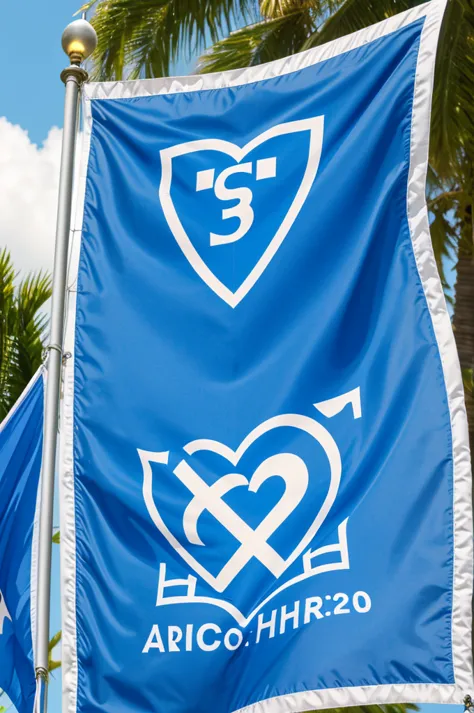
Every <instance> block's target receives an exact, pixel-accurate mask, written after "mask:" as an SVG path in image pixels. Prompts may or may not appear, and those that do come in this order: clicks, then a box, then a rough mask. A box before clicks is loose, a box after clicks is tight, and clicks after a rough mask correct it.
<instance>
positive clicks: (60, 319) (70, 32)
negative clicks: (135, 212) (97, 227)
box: [35, 19, 97, 713]
mask: <svg viewBox="0 0 474 713" xmlns="http://www.w3.org/2000/svg"><path fill="white" fill-rule="evenodd" d="M96 45H97V35H96V33H95V30H94V28H93V27H92V25H90V24H89V23H88V22H87V20H85V19H81V20H76V21H75V22H71V24H70V25H68V26H67V27H66V29H65V30H64V32H63V36H62V46H63V49H64V51H65V52H66V54H67V55H68V56H69V59H70V61H71V65H70V66H69V67H67V69H64V70H63V71H62V72H61V79H62V81H63V82H64V84H65V85H66V96H65V104H64V129H63V140H62V149H61V169H60V178H59V198H58V215H57V224H56V244H55V253H54V272H53V291H52V304H51V332H50V343H49V345H48V379H47V386H46V399H45V412H44V432H43V456H42V467H41V508H40V523H39V549H38V587H37V619H36V620H37V630H36V650H35V666H36V681H37V695H36V701H37V709H38V710H39V711H41V713H46V710H47V684H48V656H49V651H48V647H49V617H50V595H51V548H52V534H53V532H52V530H53V499H54V472H55V467H56V446H57V434H58V419H59V396H60V388H61V367H62V357H63V332H64V309H65V299H66V280H67V260H68V248H69V232H70V225H71V204H72V184H73V177H74V151H75V145H76V134H77V119H78V114H79V112H78V108H79V101H78V100H79V93H80V88H81V85H82V84H83V83H84V82H85V81H86V80H87V79H88V74H87V72H86V71H85V69H83V68H82V67H81V66H80V65H81V62H82V61H83V60H84V59H86V58H87V57H88V56H89V55H90V54H91V53H92V52H93V51H94V49H95V47H96Z"/></svg>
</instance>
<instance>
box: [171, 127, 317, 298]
mask: <svg viewBox="0 0 474 713" xmlns="http://www.w3.org/2000/svg"><path fill="white" fill-rule="evenodd" d="M323 127H324V117H323V116H317V117H312V118H310V119H301V120H298V121H291V122H287V123H285V124H279V125H278V126H273V127H272V128H271V129H268V130H267V131H264V132H263V133H262V134H260V135H259V136H256V137H255V138H254V139H252V141H250V142H249V143H247V144H246V145H245V146H243V147H240V146H237V145H236V144H233V143H231V142H229V141H225V140H223V139H199V140H196V141H188V142H186V143H182V144H177V145H175V146H170V147H169V148H166V149H163V150H162V151H161V152H160V156H161V181H160V187H159V198H160V202H161V207H162V209H163V213H164V216H165V218H166V221H167V223H168V226H169V228H170V230H171V232H172V233H173V236H174V238H175V240H176V241H177V243H178V245H179V246H180V248H181V250H182V251H183V253H184V255H185V257H186V258H187V260H188V261H189V263H190V264H191V266H192V267H193V269H194V270H195V271H196V273H197V274H198V275H199V276H200V277H201V279H202V280H204V282H205V283H206V284H207V285H208V287H210V288H211V290H213V291H214V292H215V293H216V295H218V296H219V297H220V298H221V299H222V300H224V302H226V303H227V304H228V305H230V306H231V307H236V306H237V305H238V304H239V302H240V301H241V300H242V299H243V298H244V297H245V295H246V294H247V293H248V292H249V290H250V289H251V288H252V287H253V286H254V285H255V283H256V282H257V280H258V279H259V278H260V277H261V275H262V274H263V272H264V270H265V269H266V268H267V267H268V265H269V263H270V261H271V260H272V258H273V257H274V256H275V254H276V252H277V250H278V249H279V247H280V245H281V244H282V242H283V240H284V239H285V237H286V236H287V234H288V231H289V230H290V228H291V226H292V225H293V223H294V222H295V220H296V218H297V216H298V214H299V212H300V210H301V208H302V207H303V204H304V202H305V200H306V198H307V197H308V194H309V192H310V190H311V186H312V185H313V182H314V179H315V177H316V174H317V171H318V167H319V162H320V158H321V151H322V143H323ZM301 132H308V133H309V141H308V142H307V149H305V152H304V155H303V154H301V153H300V151H299V150H296V149H293V150H291V151H289V154H290V156H291V159H292V160H293V161H296V163H297V164H298V165H300V166H301V168H302V169H303V170H302V171H301V174H302V178H301V181H300V183H299V186H297V187H296V186H295V193H294V197H293V200H292V201H291V203H290V204H289V207H288V209H287V210H286V212H285V214H284V215H283V216H282V219H281V221H280V222H279V224H278V225H277V226H276V227H275V226H273V227H272V228H271V229H270V230H271V231H274V232H273V234H272V233H270V234H269V235H268V244H267V246H266V248H265V249H264V250H263V253H262V254H261V255H260V257H259V258H258V259H257V262H256V264H254V265H253V266H252V267H251V269H250V272H248V274H247V275H246V276H245V278H244V279H243V281H242V282H241V284H240V285H238V286H237V288H235V286H234V287H229V285H226V284H225V283H224V281H223V279H222V276H221V279H219V277H217V275H216V274H215V268H214V270H213V269H212V268H211V267H210V265H209V264H208V262H209V261H207V262H206V258H205V257H203V254H202V251H201V252H200V251H199V249H198V248H197V246H196V244H195V240H194V236H193V235H192V234H188V231H187V230H186V229H185V227H184V225H183V219H184V218H185V217H186V215H187V214H189V213H190V212H194V211H193V209H192V204H191V203H190V196H191V193H192V192H193V191H198V192H199V196H202V193H201V191H204V192H212V190H213V191H214V193H215V197H216V200H217V201H222V203H223V206H226V207H224V208H223V209H222V217H223V219H224V220H226V219H229V218H232V220H233V221H234V225H235V221H236V220H238V221H239V223H238V227H237V229H236V230H234V232H232V233H230V234H224V235H220V234H215V233H213V232H212V230H209V231H208V238H209V245H210V246H213V247H211V249H212V250H214V251H215V250H222V247H218V246H222V245H226V244H228V243H234V245H235V244H236V241H238V240H241V238H244V237H245V236H246V235H247V234H248V233H249V231H250V229H251V227H252V225H253V221H254V210H253V208H252V203H253V198H254V196H253V194H252V190H251V189H250V188H249V187H244V186H241V187H237V188H236V187H230V186H231V184H232V179H235V174H242V173H244V174H245V173H246V174H251V177H252V178H253V179H255V181H256V182H257V183H256V184H255V185H256V186H258V187H259V189H258V190H259V191H261V190H263V189H261V188H260V186H265V185H266V186H267V187H268V191H269V205H271V206H272V211H274V210H275V205H278V206H279V205H280V204H281V202H282V194H281V191H280V186H281V183H282V181H284V182H285V194H286V193H289V192H291V187H290V186H289V185H288V183H289V180H290V179H289V178H288V176H287V177H286V178H284V177H283V176H280V175H278V173H277V165H278V160H277V157H276V156H270V157H266V158H262V159H260V160H258V161H255V162H252V161H245V162H243V160H244V159H245V158H246V157H248V155H249V154H250V153H251V152H253V151H255V149H257V148H258V147H260V146H262V145H263V144H265V143H266V142H268V141H270V140H273V139H275V138H277V137H281V136H285V135H290V136H291V135H295V134H300V133H301ZM272 151H273V149H272ZM272 151H270V153H272ZM198 152H213V154H212V155H214V156H216V155H218V154H221V155H222V154H225V155H226V156H227V157H230V158H231V159H233V161H235V164H234V165H232V166H228V167H227V168H226V169H225V170H222V171H221V172H220V174H219V175H218V176H217V178H216V177H215V170H214V168H208V169H207V170H203V171H198V172H197V173H196V172H195V175H196V180H195V184H194V185H195V188H194V189H193V188H192V187H190V186H188V187H186V189H185V190H184V204H183V206H182V208H181V217H180V210H179V209H178V207H177V205H176V204H175V201H174V200H173V190H172V189H173V176H174V173H173V165H174V161H175V159H177V158H179V157H185V156H186V155H188V154H191V155H193V154H198ZM301 164H302V165H301ZM190 170H191V169H189V167H187V168H186V170H185V171H184V177H183V176H180V177H179V180H178V183H181V184H184V181H185V179H186V180H189V175H188V174H189V172H190ZM290 175H291V174H290ZM270 178H273V183H272V181H269V179H270ZM278 196H279V197H278ZM235 200H238V201H239V202H238V203H237V205H236V204H235ZM199 210H200V215H199V220H198V224H200V223H201V222H202V221H206V220H207V215H206V210H203V209H202V206H199ZM267 210H268V208H267ZM266 229H267V230H268V227H267V226H266ZM191 232H192V231H191ZM259 232H261V231H259ZM264 232H266V231H264ZM247 239H248V238H247ZM252 240H253V239H252ZM219 255H220V256H221V257H220V259H223V253H222V252H220V253H219ZM232 262H233V264H234V265H235V260H234V259H232Z"/></svg>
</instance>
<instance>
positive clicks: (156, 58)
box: [92, 0, 255, 80]
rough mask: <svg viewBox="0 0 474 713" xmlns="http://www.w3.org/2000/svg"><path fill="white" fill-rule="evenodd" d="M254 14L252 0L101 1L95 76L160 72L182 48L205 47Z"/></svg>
mask: <svg viewBox="0 0 474 713" xmlns="http://www.w3.org/2000/svg"><path fill="white" fill-rule="evenodd" d="M237 17H239V18H240V20H243V21H247V22H248V21H251V20H252V19H255V3H254V2H253V1H252V0H102V1H101V2H99V3H98V4H97V6H96V11H95V14H94V17H93V20H92V22H93V24H94V26H95V29H96V31H97V34H98V37H99V43H98V46H97V50H96V52H95V53H94V57H93V59H94V61H95V68H96V69H95V73H94V78H95V79H99V80H106V79H122V78H123V77H124V75H125V74H127V69H128V70H129V72H128V73H129V75H130V76H132V77H138V76H141V77H161V76H166V75H168V74H169V72H170V69H171V67H172V64H173V63H174V62H175V61H176V59H177V57H178V53H179V54H180V55H181V56H182V55H185V54H187V56H190V55H191V54H193V53H195V52H197V51H200V50H202V48H204V47H205V46H206V44H208V43H209V41H211V42H217V41H218V39H219V38H220V37H221V36H222V35H223V34H225V33H226V32H229V31H230V30H231V27H232V24H233V22H234V21H235V19H236V18H237Z"/></svg>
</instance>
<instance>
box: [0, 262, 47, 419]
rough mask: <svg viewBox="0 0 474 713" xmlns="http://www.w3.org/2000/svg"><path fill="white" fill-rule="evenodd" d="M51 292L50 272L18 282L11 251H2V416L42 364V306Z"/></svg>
mask: <svg viewBox="0 0 474 713" xmlns="http://www.w3.org/2000/svg"><path fill="white" fill-rule="evenodd" d="M50 296H51V280H50V278H49V276H48V275H46V274H44V273H42V272H38V273H36V274H31V275H28V276H27V277H26V278H24V279H23V280H21V281H20V282H17V274H16V272H15V269H14V266H13V263H12V260H11V257H10V253H9V252H8V250H6V249H4V250H2V251H1V252H0V420H2V419H3V418H4V417H5V416H6V415H7V413H8V412H9V410H10V409H11V407H12V406H13V404H14V403H15V401H16V400H17V399H18V397H19V396H20V394H21V393H22V392H23V390H24V388H25V387H26V385H27V384H28V382H29V381H30V379H31V378H32V376H33V375H34V373H35V372H36V370H37V369H38V367H39V366H40V364H41V361H42V352H43V342H42V339H43V336H44V333H45V329H46V326H47V317H46V316H45V315H44V314H42V313H41V312H40V310H41V307H42V306H43V305H44V304H45V302H47V300H48V299H49V298H50Z"/></svg>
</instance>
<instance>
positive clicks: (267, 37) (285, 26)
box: [198, 7, 314, 73]
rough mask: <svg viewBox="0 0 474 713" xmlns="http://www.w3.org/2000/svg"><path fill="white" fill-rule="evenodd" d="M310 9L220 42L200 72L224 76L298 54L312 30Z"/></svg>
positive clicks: (203, 60) (246, 29) (205, 57)
mask: <svg viewBox="0 0 474 713" xmlns="http://www.w3.org/2000/svg"><path fill="white" fill-rule="evenodd" d="M313 26H314V25H313V17H312V13H311V11H310V9H309V8H308V7H303V8H301V9H300V10H296V11H293V12H291V13H290V14H287V15H281V16H279V17H276V18H274V19H271V20H263V21H262V22H258V23H256V24H254V25H249V26H247V27H244V28H243V29H241V30H238V31H236V32H233V33H232V34H231V35H229V37H227V38H226V39H224V40H221V41H220V42H217V43H216V44H215V45H214V46H213V47H212V48H211V50H210V51H209V52H207V53H206V54H204V55H203V56H202V57H201V58H200V60H199V63H198V71H199V72H202V73H205V72H221V71H225V70H226V69H238V68H240V67H252V66H255V65H257V64H262V63H264V62H270V61H272V60H274V59H279V58H280V57H286V56H287V55H290V54H293V53H294V52H297V51H298V50H299V49H300V47H301V45H302V44H303V43H304V41H305V39H306V37H307V36H308V34H309V33H310V32H311V30H312V29H313Z"/></svg>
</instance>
